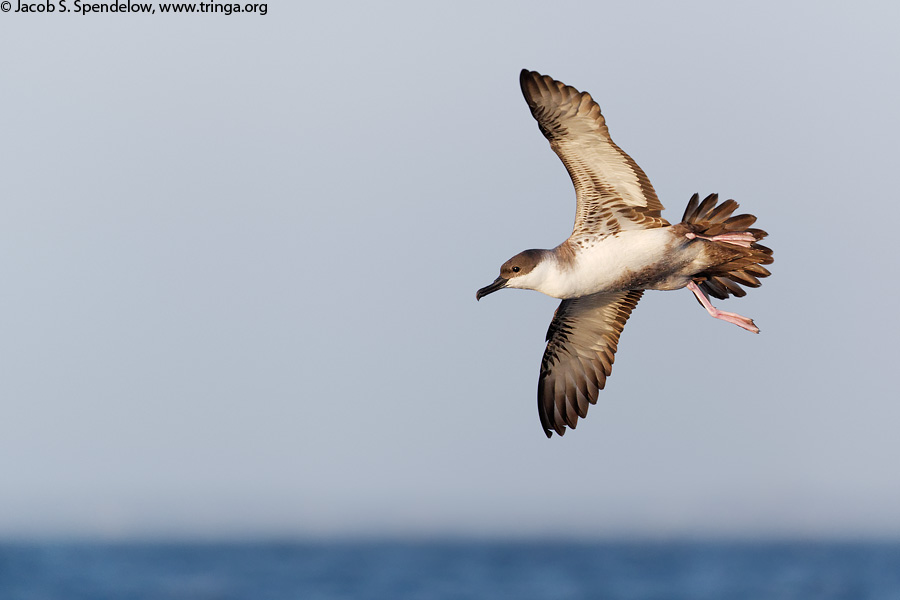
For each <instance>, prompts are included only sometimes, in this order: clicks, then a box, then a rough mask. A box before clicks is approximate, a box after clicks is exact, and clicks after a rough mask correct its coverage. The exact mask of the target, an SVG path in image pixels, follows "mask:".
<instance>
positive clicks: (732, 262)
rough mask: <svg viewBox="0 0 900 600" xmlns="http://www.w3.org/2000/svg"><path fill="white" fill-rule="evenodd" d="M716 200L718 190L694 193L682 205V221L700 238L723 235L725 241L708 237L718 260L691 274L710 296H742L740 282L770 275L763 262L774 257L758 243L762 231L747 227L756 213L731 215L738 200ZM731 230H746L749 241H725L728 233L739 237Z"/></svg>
mask: <svg viewBox="0 0 900 600" xmlns="http://www.w3.org/2000/svg"><path fill="white" fill-rule="evenodd" d="M718 200H719V195H718V194H710V195H709V196H707V197H706V198H704V199H703V202H700V196H699V195H698V194H694V195H693V196H691V200H690V202H688V205H687V208H685V209H684V217H682V223H683V224H684V225H686V226H688V228H689V230H690V231H691V232H693V233H694V234H696V235H697V236H702V237H703V238H707V239H708V238H712V237H715V236H724V239H725V241H719V240H709V243H711V244H715V246H716V254H719V255H721V258H722V262H721V263H718V264H716V265H715V266H712V267H709V268H708V269H706V270H705V271H702V272H700V273H697V275H696V276H695V277H694V281H695V282H696V283H697V284H698V285H699V286H700V289H702V290H703V291H704V292H706V293H707V294H709V295H710V296H713V297H714V298H719V299H722V300H724V299H725V298H728V296H729V295H734V296H737V297H741V296H745V295H746V294H747V291H746V290H744V289H743V288H742V287H741V286H746V287H752V288H756V287H759V286H760V285H761V284H760V282H759V279H760V278H762V277H768V276H769V275H770V273H769V270H768V269H766V268H765V267H764V266H763V265H768V264H771V263H772V262H773V261H774V259H773V258H772V250H771V249H769V248H767V247H766V246H763V245H762V244H759V243H758V242H759V240H761V239H763V238H764V237H766V235H767V234H766V232H765V231H763V230H762V229H755V228H752V227H751V225H753V224H754V223H755V222H756V217H754V216H753V215H737V216H732V213H734V211H735V209H737V208H738V203H737V202H735V201H734V200H726V201H725V202H722V203H721V204H717V202H718ZM734 234H749V235H748V236H746V238H747V242H749V243H744V244H741V243H737V242H730V241H727V236H729V235H732V236H733V237H735V238H738V237H740V236H734ZM751 236H752V240H753V241H752V242H750V238H751Z"/></svg>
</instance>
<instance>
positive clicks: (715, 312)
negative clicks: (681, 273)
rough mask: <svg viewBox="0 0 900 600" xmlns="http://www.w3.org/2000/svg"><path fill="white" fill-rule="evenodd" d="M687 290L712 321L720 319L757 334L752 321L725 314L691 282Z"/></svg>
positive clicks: (756, 328)
mask: <svg viewBox="0 0 900 600" xmlns="http://www.w3.org/2000/svg"><path fill="white" fill-rule="evenodd" d="M687 287H688V289H689V290H691V291H692V292H694V295H695V296H697V300H699V301H700V304H702V305H703V308H705V309H706V312H708V313H709V314H710V316H712V317H713V318H714V319H722V320H723V321H727V322H728V323H734V324H735V325H737V326H738V327H743V328H744V329H746V330H747V331H752V332H753V333H759V327H757V326H756V324H755V323H753V319H748V318H747V317H742V316H741V315H737V314H735V313H730V312H725V311H724V310H719V309H718V308H716V307H715V306H713V305H712V303H711V302H710V301H709V298H708V297H707V296H706V293H705V292H704V291H703V290H701V289H700V286H698V285H697V284H696V283H694V282H693V281H692V282H690V283H689V284H687Z"/></svg>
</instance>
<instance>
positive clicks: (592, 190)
mask: <svg viewBox="0 0 900 600" xmlns="http://www.w3.org/2000/svg"><path fill="white" fill-rule="evenodd" d="M519 82H520V84H521V87H522V94H523V95H524V96H525V100H526V101H527V102H528V107H529V108H530V109H531V114H532V115H533V116H534V118H535V120H537V122H538V127H539V128H540V130H541V133H543V134H544V136H545V137H546V138H547V140H548V141H549V142H550V147H551V148H552V149H553V151H554V152H556V154H557V155H558V156H559V158H560V160H562V162H563V164H564V165H565V167H566V170H567V171H568V172H569V176H570V177H571V178H572V183H573V185H574V186H575V195H576V197H577V200H578V202H577V206H576V211H575V227H574V228H573V231H572V237H580V236H592V235H601V236H602V235H608V234H610V233H615V232H617V231H619V230H621V229H649V228H653V227H663V226H666V225H668V222H667V221H666V220H665V219H663V218H662V216H661V211H662V209H663V205H662V203H661V202H660V201H659V198H657V196H656V192H655V191H654V190H653V186H652V185H651V184H650V179H649V178H648V177H647V175H646V174H645V173H644V171H643V170H642V169H641V168H640V167H639V166H638V165H637V163H635V162H634V160H632V159H631V157H630V156H628V154H626V153H625V152H624V151H623V150H622V149H621V148H619V147H618V146H617V145H616V144H615V143H614V142H613V141H612V139H611V138H610V136H609V130H608V128H607V126H606V120H605V119H604V117H603V114H602V113H601V112H600V107H599V106H598V105H597V103H596V102H594V100H593V99H592V98H591V95H590V94H588V93H587V92H579V91H578V90H576V89H575V88H573V87H571V86H568V85H566V84H564V83H562V82H559V81H556V80H554V79H553V78H551V77H548V76H546V75H541V74H540V73H536V72H534V71H528V70H523V71H522V73H521V75H520V77H519Z"/></svg>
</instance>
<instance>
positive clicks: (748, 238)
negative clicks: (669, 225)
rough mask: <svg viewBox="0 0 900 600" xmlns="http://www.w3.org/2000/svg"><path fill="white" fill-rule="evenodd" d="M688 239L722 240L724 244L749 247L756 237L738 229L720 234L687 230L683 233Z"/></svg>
mask: <svg viewBox="0 0 900 600" xmlns="http://www.w3.org/2000/svg"><path fill="white" fill-rule="evenodd" d="M684 237H686V238H687V239H689V240H693V239H701V240H707V241H709V242H724V243H726V244H734V245H736V246H743V247H744V248H749V247H750V246H751V245H752V244H753V242H755V241H756V237H754V235H753V234H752V233H750V232H749V231H738V232H735V233H722V234H720V235H713V236H708V235H698V234H696V233H691V232H688V233H686V234H684Z"/></svg>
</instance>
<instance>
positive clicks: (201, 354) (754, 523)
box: [0, 2, 900, 538]
mask: <svg viewBox="0 0 900 600" xmlns="http://www.w3.org/2000/svg"><path fill="white" fill-rule="evenodd" d="M301 4H305V3H288V2H278V3H271V4H270V6H269V9H268V14H267V15H266V16H265V17H261V16H254V15H244V16H236V15H232V16H230V17H225V16H221V15H219V16H214V15H197V16H192V17H189V16H177V17H172V16H168V17H164V16H162V15H155V16H139V15H114V16H85V17H80V16H76V15H72V14H69V15H60V14H55V15H27V16H26V15H21V14H12V13H10V14H0V56H2V62H0V81H2V89H3V94H2V102H0V132H2V136H0V140H2V142H0V182H2V184H0V185H2V188H0V189H2V199H0V206H2V213H0V290H2V294H0V298H2V302H0V306H2V310H0V340H2V341H0V481H2V489H3V492H2V494H0V537H6V538H9V537H23V536H24V537H28V536H34V535H38V536H47V535H76V536H104V537H128V536H164V535H177V536H188V537H189V536H212V537H228V536H246V535H275V536H287V537H291V536H306V535H371V534H388V535H418V536H429V535H440V534H446V533H452V534H472V535H494V534H498V535H511V536H526V535H548V534H552V535H579V536H595V535H600V536H620V535H641V536H651V537H668V536H706V535H713V536H719V535H722V536H730V535H749V536H760V535H800V536H813V537H816V536H829V535H841V536H856V535H865V536H895V537H896V536H900V468H898V466H897V461H898V456H900V434H898V429H900V402H898V400H897V396H898V394H897V383H896V377H895V371H896V368H897V367H896V363H897V359H898V351H897V346H896V340H897V339H898V336H900V320H898V317H897V313H896V305H897V297H898V293H900V285H898V283H897V280H896V275H897V274H898V270H900V269H898V260H897V250H896V238H897V235H896V233H895V232H894V231H893V229H892V227H893V224H894V223H896V222H897V220H898V218H900V210H898V203H897V191H896V182H895V180H896V169H897V165H898V158H900V156H898V150H897V144H896V140H897V139H898V134H900V119H898V116H897V106H898V100H900V82H898V78H897V68H898V64H900V26H898V23H900V8H898V7H897V5H896V4H892V3H888V2H883V3H862V4H857V5H854V7H852V8H851V7H849V6H845V4H844V3H812V2H808V3H781V2H779V3H753V4H752V5H746V6H745V7H743V8H735V7H734V6H732V5H731V4H728V5H726V4H723V3H718V2H707V3H704V2H701V3H686V4H685V3H682V4H680V5H677V6H676V4H675V3H663V2H659V3H625V2H622V3H605V2H583V3H567V2H562V3H554V4H553V5H552V6H551V5H550V4H547V3H537V2H533V3H518V2H517V3H511V2H510V3H492V4H488V5H484V4H482V3H468V2H463V3H458V2H456V3H445V4H444V5H443V6H440V7H435V6H434V5H429V4H427V3H412V2H411V3H356V4H354V3H344V4H338V3H320V4H319V5H317V6H314V7H309V6H301ZM523 67H525V68H529V69H536V70H538V71H541V72H543V73H548V74H550V75H552V76H554V77H556V78H557V79H560V80H562V81H564V82H566V83H569V84H571V85H574V86H576V87H578V88H579V89H585V90H588V91H590V92H591V94H592V95H593V97H594V98H595V99H596V100H597V101H598V102H599V104H600V105H601V107H602V108H603V111H604V113H605V115H606V117H607V120H608V123H609V126H610V131H611V133H612V135H613V138H614V139H615V140H616V142H618V143H619V145H620V146H622V147H623V148H624V149H625V150H626V151H627V152H628V153H630V154H631V156H632V157H633V158H634V159H635V160H636V161H637V162H638V163H639V164H640V165H641V166H642V167H643V168H644V169H645V171H646V172H647V173H648V175H649V176H650V178H651V180H652V182H653V184H654V186H655V187H656V190H657V192H658V194H659V196H660V198H661V199H662V201H663V203H664V204H665V205H666V207H667V211H666V212H665V213H664V214H665V216H667V217H668V218H669V219H671V220H676V219H678V218H679V217H680V215H681V213H682V211H683V209H684V205H685V204H686V202H687V200H688V198H689V197H690V195H691V194H692V193H694V192H699V193H701V194H706V193H709V192H719V193H720V194H721V195H722V196H723V197H732V198H735V199H736V200H738V201H739V202H740V203H741V205H742V208H743V209H744V210H746V211H748V212H752V213H754V214H756V215H758V216H759V218H760V220H759V225H760V227H762V228H764V229H766V230H768V231H769V233H770V238H769V243H770V245H771V246H772V247H773V248H774V249H775V259H776V261H775V264H774V265H773V267H772V271H773V273H774V274H773V276H772V277H771V278H769V279H768V280H766V281H765V283H764V285H763V287H762V288H760V289H759V290H753V291H751V292H750V294H749V295H748V296H747V297H746V298H744V299H739V300H731V301H727V302H724V303H722V307H723V308H725V309H726V310H734V311H736V312H740V313H742V314H746V315H748V316H751V317H753V318H754V319H755V320H756V322H757V324H758V325H759V326H760V327H761V329H762V334H761V335H759V336H754V335H751V334H749V333H747V332H745V331H742V330H740V329H738V328H737V327H734V326H731V325H728V324H726V323H722V322H719V321H715V320H713V319H711V318H709V317H708V316H707V315H706V314H705V312H704V311H703V310H702V309H701V308H700V307H699V306H698V305H697V303H696V301H695V300H694V299H693V297H692V296H691V294H690V293H689V292H687V291H678V292H666V293H663V292H652V293H649V294H647V295H646V296H645V299H644V300H643V301H642V302H641V304H640V305H639V307H638V309H637V310H636V311H635V313H634V315H633V317H632V319H631V321H630V322H629V324H628V326H627V327H626V329H625V331H624V333H623V335H622V341H621V344H620V347H619V354H618V357H617V363H616V367H615V370H614V373H613V376H612V377H611V378H610V380H609V382H608V385H607V389H606V390H605V391H604V392H603V393H602V396H601V399H600V401H599V403H598V405H597V406H595V407H593V408H592V409H591V411H590V414H589V416H588V419H587V420H586V421H585V422H583V423H582V424H581V425H579V427H578V429H577V430H576V431H575V432H573V433H570V434H568V435H566V436H565V438H562V439H559V438H554V439H552V440H549V441H548V440H547V439H545V437H544V435H543V433H542V431H541V428H540V425H539V422H538V417H537V409H536V400H535V395H536V383H537V376H538V366H539V363H540V358H541V354H542V352H543V347H544V343H543V339H544V333H545V332H546V328H547V326H548V324H549V321H550V318H551V316H552V313H553V310H554V309H555V307H556V304H557V302H556V301H555V300H553V299H550V298H546V297H543V296H540V295H539V294H537V293H534V292H522V291H515V290H507V291H503V292H500V293H497V294H494V295H492V296H490V297H488V298H486V299H485V300H483V301H482V302H479V303H476V302H475V297H474V294H475V290H476V289H477V288H479V287H481V286H483V285H486V284H487V283H489V282H491V281H492V280H493V279H494V277H496V274H497V270H498V268H499V265H500V264H501V263H502V262H503V261H504V260H506V259H507V258H509V257H510V256H512V255H513V254H515V253H517V252H518V251H520V250H522V249H525V248H531V247H552V246H554V245H556V244H557V243H559V242H560V241H562V240H563V239H565V237H566V236H567V235H568V233H569V231H570V228H571V224H572V220H573V214H574V213H573V211H574V194H573V192H572V189H571V184H570V182H569V180H568V177H567V176H566V173H565V171H564V169H563V167H562V165H561V163H560V162H559V161H558V159H557V158H556V157H555V156H554V155H553V153H552V152H551V151H550V149H549V147H548V145H547V143H546V141H545V140H544V138H543V137H542V136H541V135H540V132H539V131H538V129H537V126H536V124H535V123H534V121H533V119H532V118H531V115H530V114H529V112H528V108H527V106H526V105H525V102H524V101H523V100H522V98H521V94H520V91H519V87H518V79H517V78H518V73H519V70H520V69H521V68H523Z"/></svg>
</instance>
